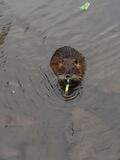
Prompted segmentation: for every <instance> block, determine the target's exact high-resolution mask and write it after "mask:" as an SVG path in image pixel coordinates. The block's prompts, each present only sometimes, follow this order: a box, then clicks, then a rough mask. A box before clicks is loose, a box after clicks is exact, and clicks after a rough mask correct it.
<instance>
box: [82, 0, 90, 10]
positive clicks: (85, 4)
mask: <svg viewBox="0 0 120 160" xmlns="http://www.w3.org/2000/svg"><path fill="white" fill-rule="evenodd" d="M89 6H90V2H86V3H84V4H83V5H82V6H80V10H82V11H87V10H88V8H89Z"/></svg>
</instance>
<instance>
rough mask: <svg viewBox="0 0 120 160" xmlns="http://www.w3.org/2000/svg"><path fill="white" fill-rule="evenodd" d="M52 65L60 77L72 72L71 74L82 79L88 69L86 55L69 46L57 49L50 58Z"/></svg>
mask: <svg viewBox="0 0 120 160" xmlns="http://www.w3.org/2000/svg"><path fill="white" fill-rule="evenodd" d="M50 66H51V68H52V70H53V72H54V73H55V75H56V76H58V78H59V76H60V75H65V74H70V76H72V75H76V76H79V77H81V79H82V78H83V76H84V73H85V69H86V63H85V58H84V56H83V55H82V54H81V53H79V52H78V51H77V50H75V49H74V48H71V47H69V46H64V47H61V48H59V49H57V50H56V51H55V53H54V54H53V56H52V58H51V60H50ZM67 72H68V73H67ZM74 77H75V76H74Z"/></svg>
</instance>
